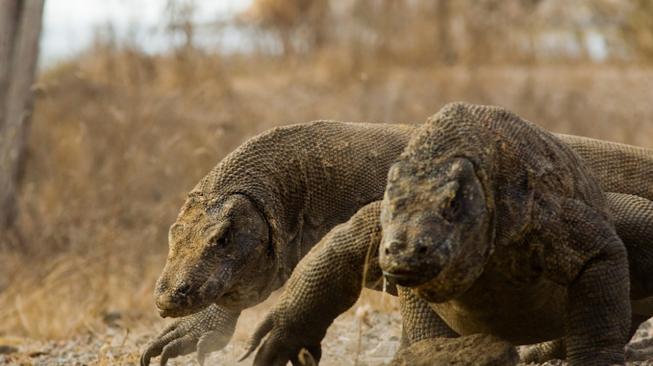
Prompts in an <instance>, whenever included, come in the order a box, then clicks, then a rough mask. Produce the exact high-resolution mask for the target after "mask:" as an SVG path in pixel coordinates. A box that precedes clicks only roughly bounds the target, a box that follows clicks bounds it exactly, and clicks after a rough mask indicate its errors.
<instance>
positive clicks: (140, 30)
mask: <svg viewBox="0 0 653 366" xmlns="http://www.w3.org/2000/svg"><path fill="white" fill-rule="evenodd" d="M0 1H1V0H0ZM166 3H167V0H134V1H129V0H46V1H45V14H44V19H43V34H42V38H41V59H42V61H43V64H46V65H47V64H50V63H52V62H54V61H57V60H60V59H62V58H66V57H67V56H71V55H74V54H75V53H77V52H79V51H80V50H82V49H84V48H85V47H87V46H88V45H89V44H90V42H91V41H92V40H93V33H94V30H95V29H96V28H97V27H100V26H102V25H106V24H107V23H111V24H113V26H114V29H115V31H116V33H117V34H118V35H119V36H125V35H127V34H129V32H130V31H134V30H135V31H136V33H137V35H135V37H136V38H137V41H138V42H139V44H142V45H143V47H144V48H145V49H146V50H150V51H156V50H160V49H165V48H166V44H165V42H166V40H165V39H164V38H162V37H161V28H162V25H163V23H164V21H165V15H164V9H165V6H166ZM195 3H196V6H197V11H196V18H195V20H196V21H198V22H205V21H210V20H216V19H219V18H224V17H228V16H230V15H233V14H234V13H238V12H240V11H242V10H244V9H245V8H247V6H249V4H250V3H251V0H196V1H195ZM157 33H158V34H157Z"/></svg>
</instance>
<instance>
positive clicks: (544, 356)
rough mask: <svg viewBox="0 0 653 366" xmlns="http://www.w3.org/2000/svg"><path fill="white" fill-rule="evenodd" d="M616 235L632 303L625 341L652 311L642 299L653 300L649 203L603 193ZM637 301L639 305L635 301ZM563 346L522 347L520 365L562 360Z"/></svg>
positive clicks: (651, 206)
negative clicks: (624, 254)
mask: <svg viewBox="0 0 653 366" xmlns="http://www.w3.org/2000/svg"><path fill="white" fill-rule="evenodd" d="M606 196H607V199H608V205H609V206H610V211H611V212H612V214H613V217H614V221H615V229H616V231H617V234H618V235H619V237H620V238H621V240H622V241H623V242H624V244H625V246H626V249H627V250H628V265H629V272H630V294H631V300H633V309H632V316H633V317H632V327H631V331H630V335H629V338H632V336H633V335H634V334H635V332H636V331H637V328H638V327H639V326H640V324H641V323H642V322H644V321H646V320H647V319H648V318H649V317H651V316H653V308H652V307H651V306H647V307H644V306H643V305H647V304H648V302H647V301H642V300H643V299H645V298H650V297H651V296H653V281H651V278H652V277H653V201H650V200H648V199H645V198H642V197H639V196H635V195H630V194H621V193H612V192H608V193H606ZM637 300H640V301H637ZM565 353H566V352H565V348H564V343H563V342H562V341H561V340H553V341H549V342H544V343H540V344H537V345H533V346H528V347H524V348H523V349H522V350H521V352H520V357H521V359H522V361H523V362H545V361H547V360H550V359H553V358H564V357H565Z"/></svg>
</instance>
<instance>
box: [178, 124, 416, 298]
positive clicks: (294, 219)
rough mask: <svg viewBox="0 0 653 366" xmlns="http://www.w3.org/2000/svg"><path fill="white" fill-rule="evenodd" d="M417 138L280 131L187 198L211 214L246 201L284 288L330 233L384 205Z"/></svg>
mask: <svg viewBox="0 0 653 366" xmlns="http://www.w3.org/2000/svg"><path fill="white" fill-rule="evenodd" d="M412 131H413V128H412V127H410V126H402V125H387V124H368V123H344V122H335V121H317V122H311V123H307V124H301V125H292V126H287V127H281V128H275V129H273V130H271V131H268V132H266V133H263V134H261V135H259V136H257V137H255V138H253V139H250V140H249V141H247V142H246V143H245V144H243V145H241V146H240V147H239V148H238V149H236V150H235V151H233V152H232V153H231V154H229V155H228V156H227V157H225V158H224V160H222V161H221V162H220V163H219V164H218V165H217V166H216V167H215V168H214V169H213V170H211V172H209V174H208V175H207V176H206V177H204V178H203V179H202V180H201V181H200V182H199V183H198V184H197V186H196V187H195V188H194V189H193V190H192V191H191V193H190V194H189V196H190V197H193V198H194V199H195V200H196V201H197V202H201V204H203V205H205V206H206V208H207V209H210V208H212V207H215V208H218V207H219V206H220V203H221V202H222V201H223V200H224V199H225V198H226V197H227V196H229V195H232V194H242V195H245V196H247V197H249V198H250V199H251V200H252V201H253V202H254V203H255V204H256V205H257V207H258V208H259V209H260V210H261V212H263V214H264V216H265V217H266V219H267V221H268V223H269V225H270V229H271V230H270V232H271V238H270V239H271V244H272V246H271V249H272V250H273V251H274V252H275V258H276V259H277V262H278V266H279V268H278V271H277V273H278V276H280V277H279V278H278V280H280V281H282V282H285V280H286V279H287V277H289V276H290V273H291V272H292V269H293V268H294V267H295V265H296V264H297V262H298V261H299V260H300V259H301V258H302V257H303V256H304V254H306V252H308V250H309V249H310V248H311V247H312V246H313V245H314V244H315V243H317V241H318V240H319V239H320V238H321V237H322V236H324V235H325V234H326V233H327V232H328V231H329V230H330V229H331V228H332V227H333V226H335V225H337V224H339V223H341V222H344V221H346V220H347V219H348V218H349V217H350V216H351V215H353V214H354V213H355V212H356V211H357V210H358V209H359V208H360V207H362V206H364V205H365V204H367V203H369V202H372V201H375V200H378V199H380V198H381V197H382V195H383V191H384V187H385V180H386V174H387V171H388V168H389V166H390V164H391V163H392V162H393V161H394V160H395V159H396V157H397V156H398V155H399V154H400V153H401V151H402V150H403V148H404V146H405V145H406V142H407V141H408V138H409V135H410V133H411V132H412ZM282 282H280V284H281V283H282ZM280 284H279V285H280Z"/></svg>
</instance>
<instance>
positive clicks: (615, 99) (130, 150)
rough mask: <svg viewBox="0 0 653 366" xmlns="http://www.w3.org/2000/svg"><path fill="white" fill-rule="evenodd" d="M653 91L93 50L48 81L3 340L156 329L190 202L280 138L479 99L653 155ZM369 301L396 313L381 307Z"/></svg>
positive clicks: (494, 72) (455, 72) (390, 304)
mask: <svg viewBox="0 0 653 366" xmlns="http://www.w3.org/2000/svg"><path fill="white" fill-rule="evenodd" d="M651 85H653V70H649V69H645V68H628V67H619V66H597V65H591V64H582V65H544V66H528V67H527V66H517V65H515V66H513V65H503V66H485V67H478V68H474V69H470V68H466V67H461V66H452V67H441V68H437V67H421V68H410V67H406V66H401V65H400V64H395V63H390V62H383V61H381V60H376V61H374V62H371V61H369V60H367V61H365V62H360V60H357V59H356V54H355V53H350V52H343V51H337V50H327V49H325V50H323V51H321V52H319V53H318V54H316V55H314V56H312V57H310V58H306V59H299V58H297V59H285V60H283V62H280V61H279V60H274V59H267V58H249V59H243V58H237V57H233V58H219V57H217V56H213V55H206V54H203V53H201V52H189V53H184V54H179V55H170V56H157V57H153V56H146V55H143V54H141V53H139V52H137V51H134V50H122V51H120V50H113V49H110V48H98V49H95V50H92V51H90V52H89V53H88V54H86V55H83V56H82V57H80V58H79V59H77V60H75V61H73V62H70V63H67V64H63V65H60V66H58V67H56V68H53V69H51V70H48V71H47V72H45V73H44V74H43V75H42V76H41V78H40V82H39V95H38V100H37V102H36V110H35V114H34V118H33V131H32V135H31V139H30V147H29V163H28V166H27V170H26V175H25V180H24V183H23V189H22V192H21V195H20V197H19V199H20V208H21V215H20V217H19V229H20V232H21V233H22V239H23V249H24V250H23V251H16V250H12V251H9V250H5V251H3V252H1V256H0V319H1V321H0V336H8V335H11V336H28V337H35V338H48V339H52V338H68V337H71V336H73V335H76V334H79V333H82V332H86V331H91V332H96V331H99V330H101V329H103V327H106V325H105V322H104V321H103V319H106V317H107V314H109V315H111V314H114V313H116V312H117V313H120V314H121V317H122V320H121V321H122V322H124V324H125V325H126V326H128V327H135V326H143V325H145V326H147V325H152V324H154V323H155V322H156V321H157V317H156V314H155V312H154V307H153V304H152V298H151V289H152V286H153V283H154V281H155V279H156V276H157V274H158V272H159V270H160V269H161V268H162V265H163V262H164V259H165V254H166V251H167V243H166V242H167V227H168V225H169V224H170V223H171V222H172V221H173V220H174V217H175V215H176V213H177V209H178V207H179V206H180V205H181V203H182V201H183V199H184V195H185V192H187V191H188V190H190V188H192V186H193V185H194V184H195V182H196V181H197V180H199V179H200V177H202V175H203V174H204V173H205V172H206V171H208V170H209V169H210V168H211V167H212V166H213V165H215V164H216V163H217V162H218V161H219V160H220V158H221V157H223V156H224V155H225V154H226V153H227V152H229V151H231V150H232V149H233V148H234V147H235V146H237V145H238V144H240V143H241V142H242V141H243V140H244V139H246V138H247V137H250V136H252V135H253V134H255V133H257V132H260V131H262V130H265V129H267V128H270V127H272V126H277V125H280V124H285V123H291V122H302V121H308V120H312V119H322V118H325V119H341V120H366V121H378V122H382V121H383V122H420V121H423V120H425V118H426V117H427V116H428V115H430V114H432V113H434V112H435V111H436V110H437V109H439V108H440V107H441V106H442V105H443V104H444V103H446V102H449V101H452V100H466V101H470V102H478V103H491V104H500V105H504V106H506V107H508V108H510V109H512V110H515V111H516V112H518V113H520V114H521V115H523V116H525V117H527V118H528V119H530V120H533V121H535V122H537V123H539V124H541V125H544V126H545V127H547V128H549V129H552V130H554V131H559V132H568V133H575V134H583V135H589V136H595V137H599V138H604V139H610V140H616V141H622V142H627V143H632V144H637V145H642V146H647V147H653V103H650V101H651V100H652V98H653V91H651V89H650V86H651ZM362 301H363V302H367V303H369V306H370V308H371V309H380V310H389V309H395V308H396V304H395V303H394V300H391V299H390V300H389V299H387V298H383V297H380V296H379V295H376V294H371V295H365V296H364V299H363V300H362ZM248 317H249V318H247V319H246V320H245V321H246V322H254V321H256V320H257V319H258V318H259V315H257V314H256V313H253V315H248ZM246 330H247V329H245V328H243V329H241V330H239V333H238V334H237V336H236V337H237V338H244V337H245V334H246Z"/></svg>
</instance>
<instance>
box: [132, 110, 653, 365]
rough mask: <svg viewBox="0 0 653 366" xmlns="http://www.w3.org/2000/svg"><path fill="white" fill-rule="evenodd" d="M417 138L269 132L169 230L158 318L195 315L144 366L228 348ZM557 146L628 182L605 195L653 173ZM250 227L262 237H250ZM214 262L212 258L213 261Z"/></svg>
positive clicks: (209, 180) (581, 146)
mask: <svg viewBox="0 0 653 366" xmlns="http://www.w3.org/2000/svg"><path fill="white" fill-rule="evenodd" d="M413 131H414V127H410V126H402V125H383V124H365V123H345V122H333V121H321V122H313V123H308V124H304V125H296V126H289V127H282V128H277V129H274V130H271V131H268V132H265V133H263V134H261V135H259V136H257V137H255V138H252V139H251V140H249V141H247V142H246V143H245V144H243V145H242V146H241V147H239V148H238V149H237V150H236V151H234V152H233V153H232V154H230V155H229V156H228V157H226V158H225V159H224V160H223V161H222V162H221V163H220V164H219V165H218V166H217V167H216V168H215V169H214V170H212V171H211V172H210V173H209V174H208V175H207V176H206V177H205V178H204V179H203V180H202V181H201V182H200V183H199V184H198V185H197V187H196V188H195V189H194V190H193V191H192V192H191V193H190V194H189V199H188V201H187V202H186V203H185V204H184V207H182V210H181V212H180V214H179V217H178V219H177V222H176V223H175V224H174V225H173V226H172V227H171V232H170V234H171V235H170V255H169V258H168V261H167V264H166V268H165V269H164V272H163V274H162V275H161V279H160V281H159V283H158V285H157V304H158V306H159V307H160V311H161V313H162V315H165V316H183V315H186V314H191V315H187V316H185V317H182V318H181V319H180V320H178V321H177V322H175V323H174V324H173V325H172V326H171V327H169V328H168V329H166V331H164V332H162V333H161V334H160V335H159V336H158V338H157V339H156V340H154V341H153V342H152V343H150V344H149V345H148V347H147V348H146V350H145V352H144V353H143V356H142V358H141V364H142V365H148V364H149V360H150V359H151V358H152V357H156V356H157V355H161V356H162V357H161V361H162V364H165V361H166V360H167V359H169V358H173V357H176V356H179V355H183V354H187V353H190V352H193V351H194V350H197V352H198V359H199V360H200V361H202V360H203V359H204V358H205V356H206V355H207V354H208V353H210V352H212V351H216V350H219V349H221V348H222V347H224V345H226V344H227V343H228V341H229V338H230V337H231V333H232V332H233V329H234V328H235V324H236V321H237V318H238V314H239V313H240V311H241V310H242V309H244V308H247V307H249V306H252V305H254V304H257V303H259V302H260V301H262V300H263V299H265V298H266V297H267V296H268V294H269V293H270V291H272V290H273V289H275V288H277V287H279V286H280V285H282V284H283V283H284V282H285V280H286V278H287V277H288V276H289V274H290V272H291V271H292V269H293V268H294V265H295V264H296V262H297V261H298V260H299V259H300V258H301V257H302V256H303V255H304V254H305V253H306V251H308V250H309V249H310V248H311V247H312V246H313V245H314V244H315V243H316V242H317V240H318V239H320V238H321V237H322V236H323V235H324V234H325V233H326V232H328V231H329V230H330V229H331V228H332V227H333V226H335V225H336V224H338V223H340V222H342V221H345V220H347V219H348V218H349V216H351V214H352V213H354V212H356V210H358V209H359V208H360V207H361V206H362V205H364V204H365V203H367V202H372V201H374V200H378V199H381V197H382V192H383V189H384V187H385V176H386V173H387V170H388V168H389V166H390V164H391V163H392V162H393V161H394V159H395V158H396V157H397V156H398V155H399V153H400V152H401V150H402V149H403V147H404V146H405V144H406V143H407V141H408V138H409V136H410V134H411V133H412V132H413ZM560 138H561V139H563V140H565V142H567V143H568V144H570V145H571V146H573V147H574V148H575V149H578V151H579V152H580V153H581V154H582V155H583V157H584V158H585V159H586V160H587V161H589V162H590V164H589V165H591V166H596V167H597V168H599V169H602V170H601V171H604V172H607V171H611V172H613V173H614V174H615V175H616V176H620V177H624V178H627V179H623V182H622V181H620V180H615V179H612V176H611V175H608V174H605V175H604V176H601V175H600V178H601V181H602V183H605V185H606V187H607V188H611V189H614V190H616V191H623V192H627V193H639V192H640V191H641V189H639V190H634V188H633V184H635V183H633V182H638V181H641V180H642V179H643V178H644V177H642V170H637V169H633V168H632V167H633V166H642V167H644V168H645V167H649V166H650V167H652V169H653V158H651V155H650V153H649V155H647V154H646V152H647V151H644V152H642V151H640V150H638V148H634V147H631V146H628V145H621V144H615V143H609V142H604V141H598V140H592V139H587V138H582V137H575V136H565V135H560ZM615 159H620V160H615ZM622 183H623V184H622ZM635 186H636V187H639V186H637V184H635ZM640 186H641V185H640ZM622 188H623V189H622ZM334 193H336V194H334ZM648 193H649V194H650V195H651V196H653V193H652V192H651V190H649V191H648ZM229 217H232V218H233V217H235V218H236V220H231V221H235V222H232V223H231V229H230V230H228V232H230V237H231V238H232V239H231V240H230V242H229V241H228V242H229V243H228V245H224V244H225V243H224V242H222V243H218V242H220V241H221V240H223V236H224V235H223V234H224V233H223V232H220V230H222V229H221V228H220V227H221V226H224V225H223V224H224V223H225V222H227V221H230V220H228V218H229ZM250 227H255V228H256V231H257V235H251V233H249V231H250V230H249V228H250ZM200 234H202V235H200ZM233 238H236V239H235V240H234V239H233ZM216 244H217V245H216ZM211 253H212V254H211ZM211 255H213V256H214V258H215V259H214V260H211V261H207V260H206V259H205V258H206V257H210V256H211ZM225 258H232V259H233V258H235V259H236V260H229V261H226V260H224V259H225ZM253 268H255V269H256V270H253ZM237 274H239V275H237ZM235 278H240V279H241V280H240V281H237V280H235ZM207 279H211V281H207ZM184 286H186V287H184ZM370 286H373V287H374V288H375V289H379V287H378V285H372V284H370ZM180 290H181V291H180Z"/></svg>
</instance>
